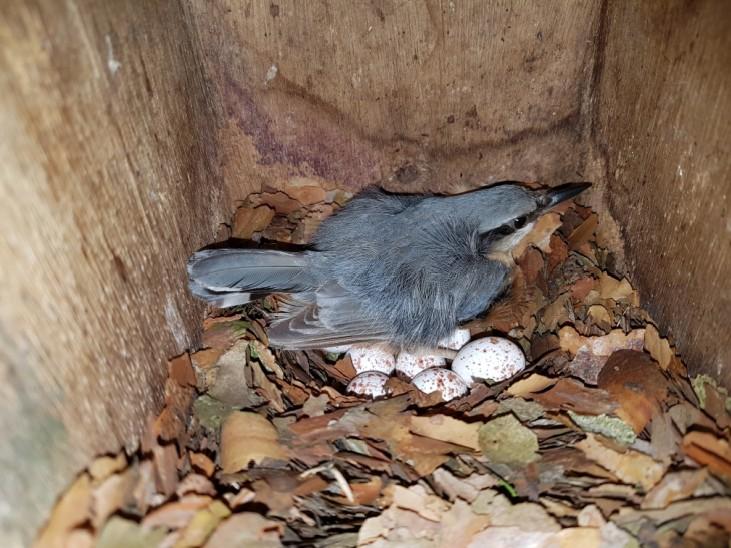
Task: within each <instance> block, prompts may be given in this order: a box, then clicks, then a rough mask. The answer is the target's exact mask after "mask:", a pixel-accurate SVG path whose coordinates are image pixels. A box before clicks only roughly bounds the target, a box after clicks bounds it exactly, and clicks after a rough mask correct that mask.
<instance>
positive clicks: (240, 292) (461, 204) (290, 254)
mask: <svg viewBox="0 0 731 548" xmlns="http://www.w3.org/2000/svg"><path fill="white" fill-rule="evenodd" d="M589 186H591V184H590V183H587V182H577V183H566V184H563V185H560V186H557V187H553V188H544V189H534V188H528V187H527V186H524V185H522V184H520V183H517V182H505V183H501V184H496V185H492V186H488V187H483V188H479V189H476V190H473V191H469V192H465V193H462V194H457V195H433V194H425V195H416V194H396V193H390V192H387V191H385V190H382V189H380V188H377V187H372V188H368V189H366V190H364V191H361V192H360V193H358V194H356V195H355V196H354V197H353V198H352V199H351V200H350V201H349V202H348V203H346V204H345V205H344V206H343V207H342V208H341V209H340V210H339V211H337V212H336V213H334V214H333V215H331V216H330V217H328V218H326V219H325V220H324V221H323V222H322V223H321V224H320V226H319V227H318V229H317V230H316V232H315V234H314V236H313V238H312V240H311V242H310V244H309V245H307V246H306V247H305V248H304V249H302V250H299V251H284V250H280V249H262V248H253V249H252V248H240V247H219V248H209V249H202V250H199V251H197V252H195V253H193V254H192V256H191V257H190V259H189V261H188V265H187V270H188V276H189V287H190V290H191V293H192V294H193V295H195V296H196V297H198V298H200V299H202V300H204V301H206V302H207V303H209V304H211V305H213V306H216V307H222V308H223V307H229V306H236V305H241V304H245V303H247V302H249V301H251V300H254V299H256V298H259V297H262V296H265V295H267V294H271V293H275V294H277V295H278V296H279V300H278V302H279V307H278V310H277V311H276V312H275V313H274V314H273V315H272V318H271V320H272V321H271V325H270V327H269V333H268V335H269V342H270V345H271V346H272V347H274V348H280V349H285V350H307V349H323V348H328V347H342V346H346V347H347V346H353V345H386V346H388V347H390V348H396V349H401V350H408V351H419V349H435V348H438V346H439V344H440V341H442V340H444V339H445V338H446V337H448V336H449V335H450V334H451V333H452V332H453V331H454V330H455V328H457V327H458V326H459V325H461V324H464V323H465V322H467V321H469V320H471V319H474V318H476V317H478V316H480V315H481V314H483V313H485V312H486V311H488V310H489V308H490V306H491V305H492V304H493V303H494V302H495V301H496V300H497V299H498V298H500V297H501V296H502V295H503V293H504V292H505V291H506V289H507V288H508V287H509V285H510V281H511V277H512V273H513V272H514V268H515V263H514V261H513V258H512V255H511V251H512V250H513V248H514V247H515V246H516V245H517V244H518V243H519V242H520V240H521V239H522V238H523V237H524V236H525V235H526V234H527V233H528V232H529V231H530V230H531V229H532V227H533V226H534V224H535V222H536V220H537V219H538V218H539V217H540V216H541V215H543V214H545V213H546V212H548V211H549V210H550V209H551V208H553V207H554V206H556V205H558V204H559V203H562V202H564V201H567V200H569V199H571V198H574V197H575V196H577V195H578V194H579V193H581V192H583V191H584V190H586V189H587V188H589Z"/></svg>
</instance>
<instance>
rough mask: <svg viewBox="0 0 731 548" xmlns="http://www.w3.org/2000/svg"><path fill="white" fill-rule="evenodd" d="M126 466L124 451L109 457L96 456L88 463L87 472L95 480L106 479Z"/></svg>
mask: <svg viewBox="0 0 731 548" xmlns="http://www.w3.org/2000/svg"><path fill="white" fill-rule="evenodd" d="M126 467H127V457H126V456H125V454H124V453H118V454H117V455H115V456H113V457H110V456H104V457H98V458H96V459H94V462H92V463H91V464H90V465H89V474H90V475H91V477H92V479H94V481H95V482H99V481H102V480H105V479H107V478H108V477H109V476H111V475H112V474H115V473H116V472H120V471H121V470H124V469H125V468H126Z"/></svg>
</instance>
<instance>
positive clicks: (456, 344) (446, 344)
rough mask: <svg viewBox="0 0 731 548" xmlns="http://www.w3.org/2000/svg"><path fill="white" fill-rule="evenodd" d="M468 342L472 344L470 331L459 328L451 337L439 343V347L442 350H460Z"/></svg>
mask: <svg viewBox="0 0 731 548" xmlns="http://www.w3.org/2000/svg"><path fill="white" fill-rule="evenodd" d="M468 342H470V330H469V329H461V328H458V329H455V330H454V331H452V334H451V335H449V337H445V338H443V339H442V340H441V341H439V346H440V347H441V348H451V349H452V350H459V349H460V348H462V347H463V346H464V345H466V344H467V343H468Z"/></svg>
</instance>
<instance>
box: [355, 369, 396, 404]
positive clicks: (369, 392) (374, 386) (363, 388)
mask: <svg viewBox="0 0 731 548" xmlns="http://www.w3.org/2000/svg"><path fill="white" fill-rule="evenodd" d="M387 381H388V375H386V374H385V373H380V372H378V371H366V372H365V373H361V374H360V375H356V376H355V377H353V380H351V381H350V382H349V383H348V387H347V389H346V390H347V391H348V392H350V393H351V394H358V395H359V396H368V397H370V398H378V397H380V396H385V395H386V382H387Z"/></svg>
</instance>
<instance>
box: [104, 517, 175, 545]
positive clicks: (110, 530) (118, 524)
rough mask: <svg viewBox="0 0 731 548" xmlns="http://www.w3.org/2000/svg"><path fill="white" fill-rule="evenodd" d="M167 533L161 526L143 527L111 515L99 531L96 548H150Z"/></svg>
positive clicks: (158, 542) (159, 541) (158, 543)
mask: <svg viewBox="0 0 731 548" xmlns="http://www.w3.org/2000/svg"><path fill="white" fill-rule="evenodd" d="M166 535H167V531H166V530H165V529H163V528H155V529H145V528H143V527H142V526H141V525H140V524H138V523H135V522H134V521H130V520H128V519H124V518H120V517H118V516H113V517H112V518H111V519H110V520H109V521H108V522H106V524H105V525H104V528H103V529H102V530H101V532H100V533H99V538H98V539H97V541H96V548H120V547H122V546H123V547H124V548H150V547H151V546H159V545H160V543H161V542H162V540H163V539H164V538H165V536H166Z"/></svg>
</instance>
